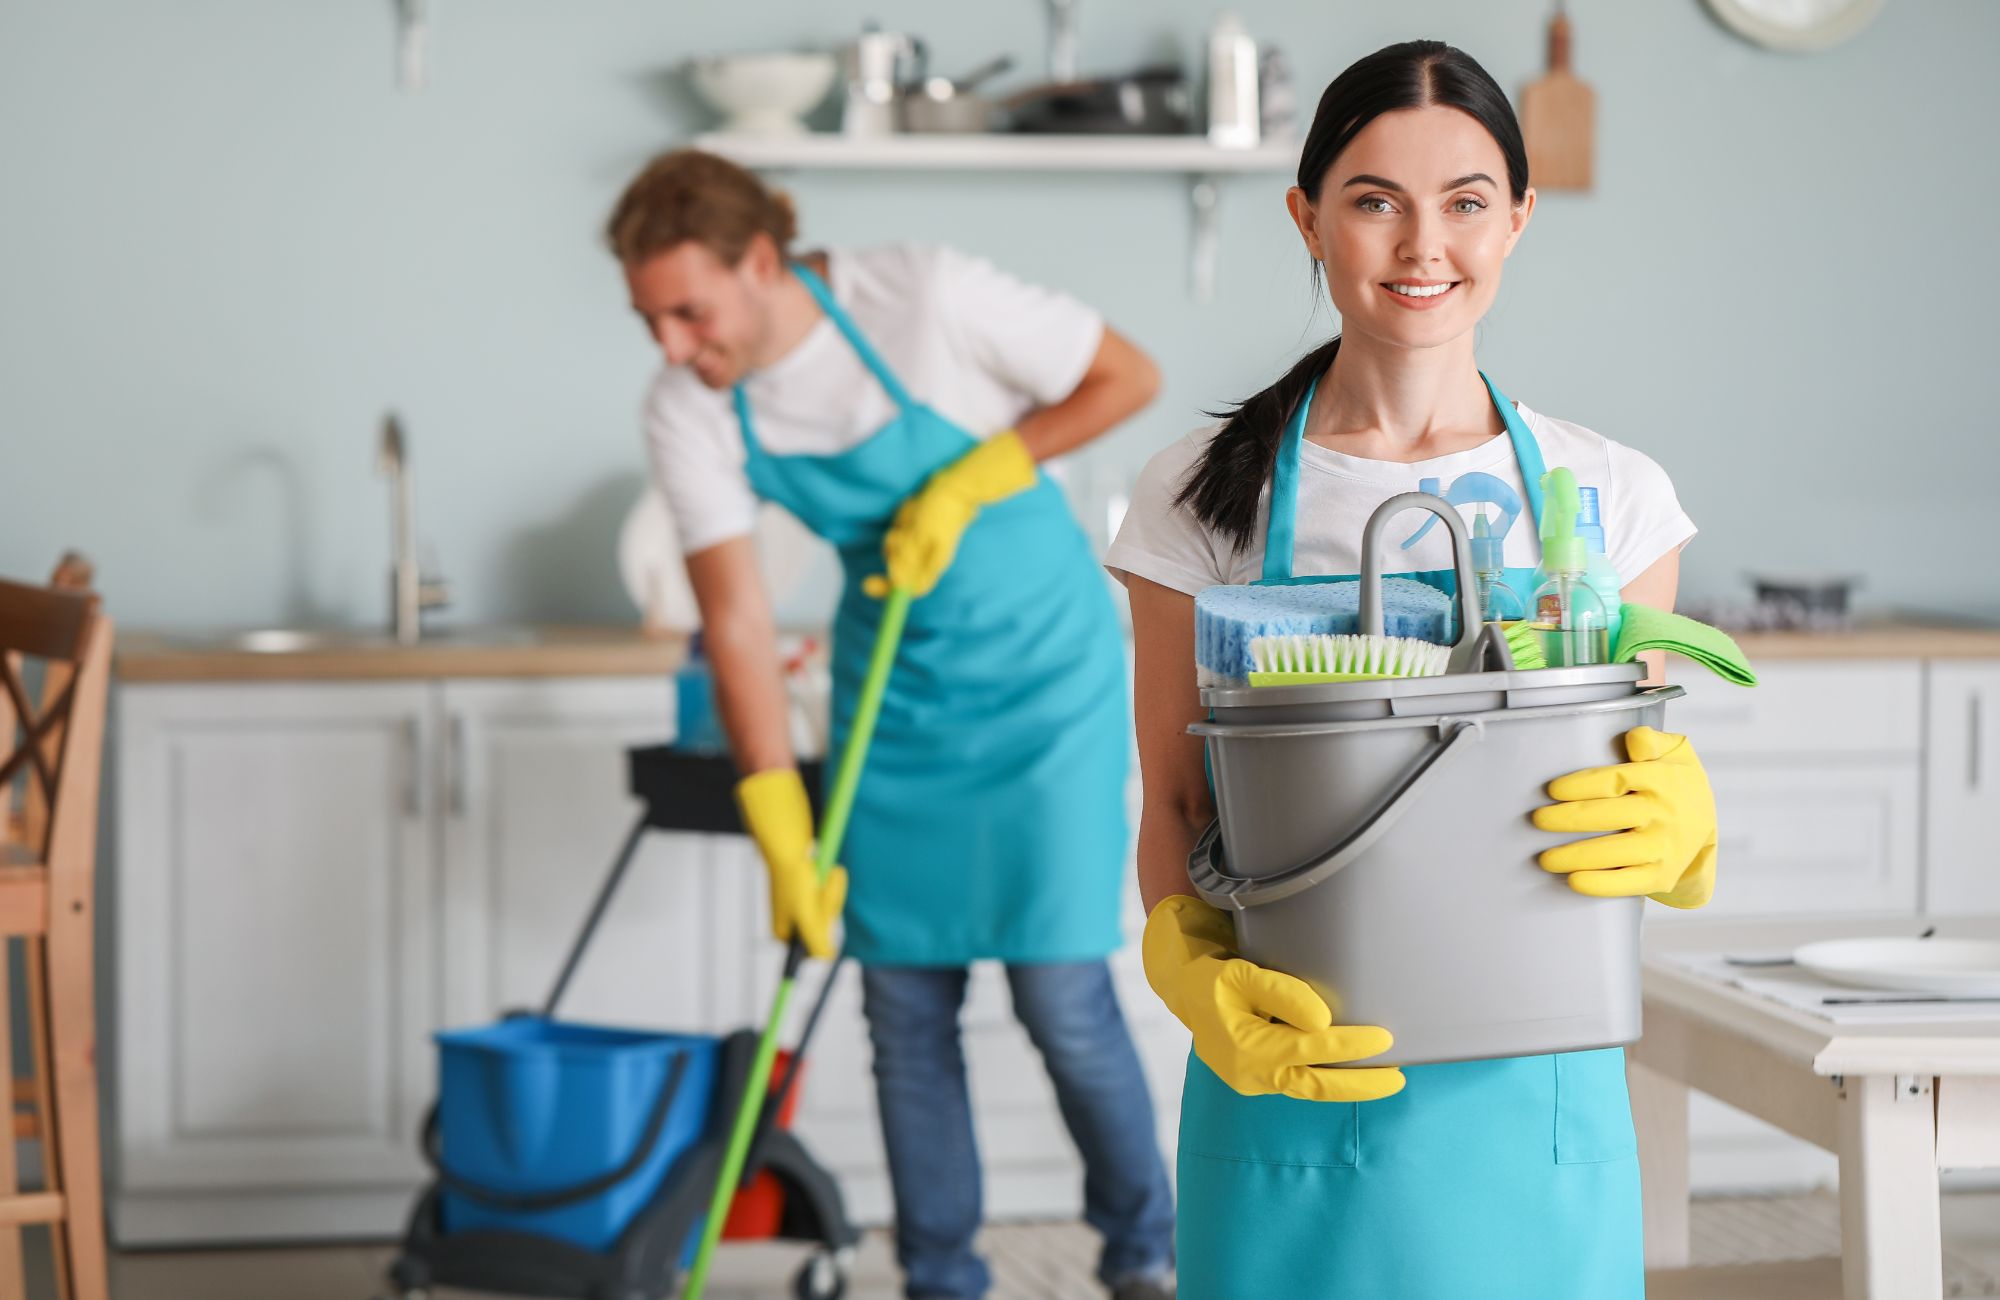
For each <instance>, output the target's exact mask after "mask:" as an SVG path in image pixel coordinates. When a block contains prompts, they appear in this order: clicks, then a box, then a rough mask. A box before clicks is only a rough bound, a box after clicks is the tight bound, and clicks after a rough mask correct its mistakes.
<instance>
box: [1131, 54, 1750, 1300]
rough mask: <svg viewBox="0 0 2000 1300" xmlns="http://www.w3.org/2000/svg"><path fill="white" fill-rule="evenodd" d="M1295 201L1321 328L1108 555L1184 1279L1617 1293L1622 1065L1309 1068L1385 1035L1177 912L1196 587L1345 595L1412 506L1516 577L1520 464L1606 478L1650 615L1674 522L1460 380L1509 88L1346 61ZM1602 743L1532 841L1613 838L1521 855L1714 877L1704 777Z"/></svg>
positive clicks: (1586, 883) (1419, 560) (1518, 155)
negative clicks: (1482, 543) (1388, 514)
mask: <svg viewBox="0 0 2000 1300" xmlns="http://www.w3.org/2000/svg"><path fill="white" fill-rule="evenodd" d="M1286 202H1287V204H1288V206H1289V208H1290V211H1291V214H1292V218H1293V221H1294V222H1295V223H1296V225H1297V227H1298V231H1299V234H1300V237H1301V238H1302V239H1303V240H1304V242H1305V246H1306V249H1307V251H1308V252H1309V253H1310V254H1311V256H1312V258H1313V259H1314V261H1315V262H1317V263H1318V264H1319V266H1318V267H1317V268H1316V274H1319V275H1322V276H1323V277H1324V280H1325V284H1326V288H1327V292H1328V294H1329V296H1330V297H1331V298H1332V300H1333V305H1334V308H1335V309H1336V310H1337V311H1338V313H1339V315H1340V322H1341V328H1342V332H1341V334H1340V335H1339V336H1338V337H1336V338H1334V339H1332V340H1330V341H1328V342H1327V343H1326V344H1324V345H1323V346H1321V347H1319V348H1317V349H1316V350H1314V351H1313V352H1312V353H1311V354H1310V355H1308V356H1307V357H1306V358H1305V359H1304V360H1302V361H1300V362H1299V363H1298V364H1297V365H1295V366H1294V367H1293V368H1292V369H1291V371H1290V372H1289V373H1287V374H1286V375H1285V376H1284V377H1283V378H1282V379H1280V380H1279V381H1278V382H1277V383H1275V384H1273V385H1272V386H1271V387H1270V388H1268V389H1266V390H1265V391H1263V392H1261V393H1259V394H1257V395H1256V396H1254V397H1252V398H1250V399H1249V400H1248V401H1246V402H1244V403H1243V404H1242V405H1241V406H1239V407H1238V408H1237V409H1236V410H1235V411H1234V412H1233V413H1232V414H1231V415H1230V416H1229V417H1228V418H1227V419H1225V420H1224V421H1223V422H1222V423H1221V424H1220V425H1219V426H1217V427H1213V428H1210V429H1206V430H1202V431H1200V432H1198V433H1196V434H1194V435H1192V436H1190V437H1189V438H1187V439H1185V440H1183V441H1182V442H1180V443H1179V444H1177V445H1175V446H1173V447H1170V448H1168V449H1167V450H1165V451H1163V452H1161V453H1160V454H1159V455H1157V456H1155V457H1154V458H1153V460H1152V461H1151V463H1149V464H1148V465H1147V467H1146V469H1145V471H1144V472H1143V474H1142V475H1141V476H1140V479H1139V483H1138V486H1137V488H1136V490H1135V493H1134V499H1133V503H1132V507H1131V511H1130V513H1129V514H1128V516H1127V518H1126V521H1125V524H1124V526H1123V527H1122V529H1121V530H1120V533H1119V536H1118V539H1117V541H1116V542H1115V543H1114V544H1113V546H1112V548H1111V551H1110V553H1109V555H1108V556H1107V557H1106V564H1107V565H1109V566H1110V567H1111V568H1112V569H1113V571H1114V572H1116V573H1118V574H1119V575H1120V576H1121V577H1122V578H1123V580H1124V581H1125V583H1126V586H1127V587H1128V589H1129V590H1130V592H1131V598H1132V621H1133V634H1134V638H1135V643H1136V656H1137V658H1136V680H1135V699H1136V703H1137V726H1138V734H1139V757H1140V766H1141V770H1142V774H1143V777H1144V788H1145V805H1144V813H1143V816H1142V818H1141V822H1140V831H1139V872H1140V887H1141V891H1142V893H1143V894H1144V896H1145V899H1146V903H1147V905H1148V907H1149V908H1150V909H1151V915H1150V918H1149V920H1148V923H1147V929H1146V938H1145V957H1146V970H1147V975H1148V977H1149V979H1150V980H1151V981H1152V984H1153V987H1154V988H1155V990H1156V991H1158V992H1159V994H1160V996H1161V998H1162V999H1163V1000H1164V1001H1165V1002H1166V1003H1167V1004H1168V1006H1169V1007H1170V1008H1172V1009H1173V1011H1174V1012H1175V1014H1176V1015H1178V1016H1179V1017H1180V1018H1181V1019H1182V1020H1183V1021H1184V1022H1185V1023H1186V1024H1187V1025H1188V1027H1189V1029H1190V1030H1191V1031H1192V1033H1193V1037H1194V1055H1193V1058H1192V1059H1190V1061H1189V1063H1188V1074H1187V1089H1186V1094H1185V1098H1184V1101H1183V1103H1182V1111H1181V1146H1180V1198H1181V1217H1180V1225H1181V1226H1180V1232H1179V1258H1180V1280H1181V1284H1182V1288H1183V1290H1184V1291H1185V1292H1186V1293H1187V1294H1189V1295H1197V1296H1201V1297H1203V1300H1230V1298H1235V1297H1240V1298H1242V1300H1252V1298H1253V1297H1266V1296H1276V1295H1283V1296H1286V1297H1294V1298H1299V1300H1311V1298H1313V1297H1325V1298H1326V1300H1332V1298H1333V1297H1342V1298H1345V1297H1364V1296H1365V1297H1371V1298H1372V1297H1377V1296H1381V1297H1390V1296H1394V1297H1399V1298H1406V1300H1458V1298H1460V1297H1473V1296H1478V1297H1481V1298H1482V1300H1497V1298H1499V1297H1533V1298H1534V1300H1568V1298H1575V1300H1616V1298H1617V1297H1623V1296H1638V1295H1640V1294H1641V1293H1642V1291H1643V1287H1644V1278H1643V1272H1642V1255H1641V1243H1640V1220H1639V1183H1638V1168H1637V1160H1636V1156H1635V1154H1634V1143H1633V1133H1632V1124H1631V1115H1630V1109H1629V1104H1628V1101H1627V1098H1626V1094H1625V1081H1624V1064H1623V1053H1622V1052H1620V1051H1618V1050H1616V1049H1612V1050H1607V1051H1596V1052H1576V1053H1566V1054H1561V1055H1556V1056H1539V1057H1528V1058H1518V1059H1512V1060H1499V1061H1474V1062H1464V1063H1457V1064H1448V1065H1428V1066H1414V1067H1411V1068H1409V1069H1407V1070H1397V1069H1394V1068H1388V1067H1380V1066H1377V1067H1366V1066H1358V1067H1355V1068H1350V1069H1338V1070H1335V1069H1314V1068H1312V1067H1313V1066H1315V1065H1317V1064H1322V1063H1334V1062H1356V1061H1365V1060H1367V1059H1368V1058H1370V1057H1373V1056H1376V1055H1379V1054H1380V1053H1382V1052H1383V1051H1385V1050H1386V1049H1387V1048H1388V1047H1389V1046H1390V1042H1391V1040H1390V1035H1389V1034H1388V1033H1387V1031H1385V1030H1383V1029H1380V1028H1377V1027H1374V1026H1342V1025H1334V1024H1332V1023H1331V1022H1332V1014H1331V1012H1330V1011H1329V1010H1328V1008H1327V1005H1326V1003H1325V1002H1324V1001H1323V1000H1321V999H1320V997H1319V996H1318V995H1317V994H1316V993H1314V992H1313V990H1312V989H1311V988H1310V987H1308V986H1307V985H1306V984H1304V983H1303V982H1302V981H1299V980H1296V979H1293V978H1291V977H1289V976H1285V975H1282V974H1280V973H1278V972H1275V971H1270V970H1266V969H1263V968H1260V967H1257V966H1254V965H1252V964H1251V963H1249V962H1247V961H1245V960H1243V959H1241V958H1239V957H1236V956H1235V955H1234V954H1233V952H1232V951H1231V944H1232V939H1233V936H1232V934H1231V930H1230V925H1229V922H1228V920H1227V919H1226V918H1225V917H1224V916H1223V915H1222V914H1221V913H1220V912H1218V911H1217V910H1216V909H1214V908H1211V907H1209V906H1208V905H1206V904H1205V903H1203V902H1201V901H1200V900H1199V899H1196V898H1193V897H1191V896H1190V894H1191V890H1190V887H1189V884H1188V878H1187V860H1188V853H1189V850H1190V849H1191V848H1192V847H1193V845H1194V843H1195V841H1196V839H1197V837H1198V836H1199V834H1200V833H1201V831H1202V830H1203V828H1204V827H1205V826H1206V824H1207V823H1208V822H1209V820H1210V819H1211V818H1212V817H1213V816H1214V807H1213V803H1212V801H1211V798H1210V794H1209V790H1208V786H1207V782H1206V779H1205V776H1204V772H1203V761H1202V749H1201V743H1200V742H1199V741H1198V740H1195V739H1193V738H1191V737H1189V736H1188V735H1187V734H1186V728H1187V726H1188V724H1189V723H1190V722H1193V721H1196V720H1198V719H1199V718H1201V717H1202V716H1203V713H1202V708H1201V703H1200V699H1199V696H1198V694H1197V691H1196V685H1195V672H1194V634H1193V628H1194V601H1193V595H1194V593H1195V592H1197V591H1199V590H1200V589H1201V588H1203V587H1206V586H1209V585H1211V584H1215V583H1241V582H1251V581H1257V580H1259V579H1284V578H1289V577H1292V576H1293V575H1295V574H1296V575H1308V574H1328V575H1353V574H1354V573H1355V572H1356V571H1357V570H1358V569H1359V568H1360V567H1361V566H1360V560H1359V554H1358V551H1359V542H1360V537H1361V532H1362V525H1363V523H1364V522H1365V521H1366V519H1367V518H1368V515H1369V514H1370V512H1371V511H1372V510H1373V509H1374V508H1375V507H1376V506H1377V505H1379V504H1380V503H1381V502H1382V501H1383V500H1385V499H1386V498H1388V497H1390V496H1392V495H1395V494H1397V493H1400V492H1407V491H1413V490H1424V491H1430V492H1435V493H1438V494H1440V495H1447V496H1449V497H1450V499H1452V500H1455V501H1462V500H1467V499H1470V498H1473V497H1476V498H1477V499H1480V500H1488V501H1494V502H1496V503H1497V504H1498V505H1500V507H1501V511H1500V514H1501V517H1502V518H1503V519H1504V520H1505V523H1504V524H1503V525H1502V527H1503V528H1506V529H1507V530H1508V531H1507V536H1506V539H1505V543H1504V544H1505V548H1506V555H1507V560H1506V563H1507V567H1508V569H1509V570H1510V572H1513V573H1518V572H1519V571H1520V570H1524V569H1531V568H1532V567H1533V565H1534V563H1535V560H1536V558H1537V556H1538V554H1539V550H1538V544H1537V540H1536V537H1537V535H1536V531H1535V524H1534V520H1533V518H1532V517H1530V518H1527V519H1525V520H1524V521H1521V523H1520V526H1518V527H1515V526H1513V525H1514V524H1515V523H1516V521H1517V519H1519V517H1520V516H1521V515H1531V511H1530V510H1524V509H1522V508H1521V507H1522V503H1523V502H1533V501H1535V500H1537V499H1538V497H1537V494H1536V493H1534V492H1532V491H1531V490H1530V488H1531V486H1532V485H1536V484H1537V483H1538V480H1539V477H1540V473H1541V469H1542V467H1543V466H1544V465H1548V466H1554V465H1567V466H1569V467H1571V468H1572V469H1573V470H1574V471H1575V472H1576V474H1577V477H1578V479H1579V480H1580V481H1581V482H1583V483H1586V484H1593V485H1596V486H1598V487H1599V488H1600V489H1601V491H1602V497H1603V511H1604V516H1605V520H1606V526H1607V531H1608V543H1609V553H1610V558H1611V559H1612V561H1613V563H1614V565H1615V566H1616V567H1617V568H1618V569H1619V571H1620V572H1621V573H1624V574H1630V575H1633V576H1632V578H1631V580H1630V581H1628V582H1627V583H1626V584H1625V595H1626V598H1627V599H1628V600H1631V601H1633V602H1636V603H1641V604H1649V605H1655V606H1659V607H1662V608H1670V607H1671V606H1672V604H1673V600H1674V588H1675V585H1676V580H1677V575H1678V563H1679V561H1678V553H1679V550H1680V547H1681V546H1682V545H1683V544H1684V543H1685V542H1686V541H1687V540H1688V538H1689V537H1691V536H1692V535H1693V533H1694V526H1693V524H1691V523H1690V522H1689V521H1688V519H1687V516H1686V515H1685V514H1683V513H1682V511H1681V509H1680V506H1679V504H1678V502H1677V501H1676V500H1675V497H1674V492H1673V487H1672V485H1671V484H1670V483H1669V482H1668V480H1667V478H1666V476H1665V474H1664V473H1662V472H1661V470H1660V469H1659V467H1658V466H1657V465H1655V464H1654V463H1653V462H1652V461H1650V460H1648V459H1647V458H1646V457H1645V456H1643V455H1641V454H1639V453H1638V452H1636V451H1633V450H1631V449H1630V448H1626V447H1622V446H1620V445H1618V444H1617V443H1614V442H1611V441H1610V440H1608V439H1606V438H1602V437H1600V436H1598V435H1597V434H1595V433H1592V432H1591V431H1589V430H1588V429H1584V428H1581V427H1579V426H1577V425H1574V424H1568V423H1565V422H1563V421H1559V420H1553V419H1550V418H1548V417H1546V416H1542V415H1539V414H1537V413H1535V412H1533V411H1531V410H1529V409H1528V408H1527V407H1525V406H1521V405H1518V404H1517V403H1514V402H1511V401H1509V400H1507V399H1506V398H1504V397H1503V396H1502V395H1501V393H1500V390H1499V389H1498V388H1497V387H1494V386H1492V385H1491V384H1489V383H1488V382H1487V381H1486V379H1485V378H1484V377H1483V376H1482V375H1481V373H1480V371H1479V368H1478V366H1477V364H1476V362H1475V360H1474V341H1475V331H1476V328H1477V326H1478V324H1479V321H1480V319H1481V317H1483V316H1484V315H1485V313H1486V311H1487V309H1488V307H1489V306H1491V304H1492V302H1493V299H1494V295H1495V293H1496V292H1497V291H1498V289H1499V283H1500V272H1501V267H1502V265H1503V263H1504V262H1505V260H1506V258H1507V256H1508V254H1509V253H1510V252H1511V251H1512V250H1513V248H1514V246H1515V244H1516V242H1517V241H1518V240H1519V239H1520V238H1521V235H1522V233H1523V232H1524V231H1525V230H1526V229H1527V226H1528V222H1529V218H1530V217H1531V216H1532V215H1533V212H1534V204H1535V196H1534V191H1533V190H1531V189H1530V188H1529V187H1528V174H1527V161H1526V154H1525V150H1524V148H1523V145H1522V141H1521V135H1520V130H1519V127H1518V126H1517V124H1516V122H1515V120H1514V115H1513V112H1512V110H1511V109H1510V108H1509V106H1508V103H1507V99H1506V96H1505V95H1504V94H1502V93H1501V91H1500V89H1499V87H1498V86H1496V85H1495V84H1494V83H1493V81H1492V79H1491V78H1490V77H1489V76H1487V74H1486V73H1485V71H1484V70H1483V69H1481V68H1480V67H1479V65H1478V64H1476V63H1475V62H1474V61H1473V60H1472V59H1471V58H1469V57H1468V56H1466V55H1465V54H1463V53H1461V52H1460V51H1458V50H1455V49H1452V48H1450V47H1448V46H1445V45H1441V44H1438V43H1436V42H1431V41H1419V42H1412V43H1409V44H1404V45H1396V46H1391V47H1389V48H1387V49H1384V50H1382V51H1380V52H1378V53H1376V54H1373V55H1370V56H1369V57H1367V58H1364V59H1362V60H1361V61H1360V62H1358V63H1356V64H1355V65H1354V66H1353V67H1351V68H1349V69H1348V70H1347V71H1346V72H1344V73H1342V74H1341V76H1340V77H1339V78H1338V79H1337V80H1335V81H1334V83H1333V84H1332V85H1331V86H1329V87H1328V88H1327V91H1326V94H1325V96H1324V98H1322V100H1321V101H1320V105H1319V110H1318V114H1317V116H1316V118H1315V120H1314V122H1313V126H1312V130H1311V132H1310V134H1309V135H1308V137H1307V139H1306V142H1305V145H1304V150H1303V155H1302V157H1301V159H1300V163H1299V172H1298V184H1297V186H1295V187H1294V188H1293V189H1292V190H1291V191H1290V192H1289V193H1288V194H1287V196H1286ZM1454 484H1465V485H1467V487H1468V491H1452V490H1451V486H1450V485H1454ZM1510 502H1511V504H1512V507H1513V508H1512V510H1511V511H1509V509H1508V506H1509V503H1510ZM1450 568H1451V560H1450V552H1449V539H1448V538H1447V537H1446V536H1445V535H1444V530H1443V529H1438V530H1435V531H1431V530H1419V531H1417V532H1416V534H1415V535H1414V536H1412V537H1411V538H1410V539H1409V540H1408V541H1407V542H1405V543H1404V547H1403V549H1402V552H1401V555H1400V557H1394V556H1392V558H1391V559H1390V560H1389V561H1388V562H1387V563H1385V569H1386V570H1388V571H1392V572H1393V571H1397V570H1398V569H1400V570H1401V571H1403V572H1405V573H1408V574H1411V575H1412V576H1415V575H1418V574H1426V573H1431V572H1434V571H1438V570H1449V569H1450ZM1652 671H1653V672H1654V673H1657V672H1658V665H1657V664H1655V665H1653V666H1652ZM1625 744H1626V749H1627V752H1628V757H1629V758H1630V760H1631V761H1630V762H1628V763H1625V764H1621V765H1619V766H1617V767H1614V768H1607V769H1598V770H1595V771H1592V772H1589V773H1582V774H1575V775H1572V776H1570V777H1565V778H1563V779H1561V780H1558V781H1556V782H1554V783H1553V784H1552V786H1551V791H1550V792H1551V795H1552V796H1554V797H1555V798H1556V799H1558V800H1559V802H1558V803H1557V804H1555V805H1553V806H1552V807H1550V808H1547V809H1542V810H1537V811H1536V812H1535V814H1534V815H1535V819H1536V823H1537V824H1538V825H1541V826H1543V827H1544V829H1550V830H1567V831H1586V830H1587V831H1617V830H1624V831H1626V832H1627V833H1626V834H1622V835H1613V836H1598V837H1596V838H1594V839H1589V840H1582V841H1578V842H1576V843H1575V844H1572V845H1568V846H1565V847H1563V848H1558V849H1555V850H1552V851H1551V852H1549V853H1547V854H1544V855H1543V857H1542V865H1543V866H1544V867H1545V868H1546V869H1548V870H1551V871H1557V872H1563V873H1567V874H1568V875H1569V880H1570V883H1571V885H1572V886H1573V887H1575V888H1577V889H1578V890H1580V891H1582V892H1584V893H1589V894H1595V895H1602V896H1611V895H1638V894H1648V895H1651V896H1653V897H1655V898H1659V899H1661V900H1662V901H1665V902H1668V903H1672V904H1674V905H1676V906H1699V905H1700V904H1701V903H1702V902H1704V901H1706V899H1707V895H1708V890H1709V887H1710V881H1711V880H1712V873H1713V866H1714V811H1713V803H1712V800H1711V799H1710V798H1709V795H1708V787H1707V781H1706V778H1705V777H1704V776H1702V774H1701V768H1700V765H1699V763H1698V762H1697V761H1696V760H1695V758H1694V753H1693V750H1692V749H1691V748H1690V747H1689V746H1688V745H1687V744H1686V742H1685V740H1684V739H1683V738H1681V737H1677V736H1664V735H1662V734H1661V733H1659V732H1655V731H1652V730H1651V729H1649V728H1638V729H1636V730H1634V731H1633V732H1630V733H1628V734H1627V736H1626V738H1625ZM1620 796H1622V797H1620ZM1527 811H1528V810H1526V809H1524V810H1523V812H1527Z"/></svg>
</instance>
